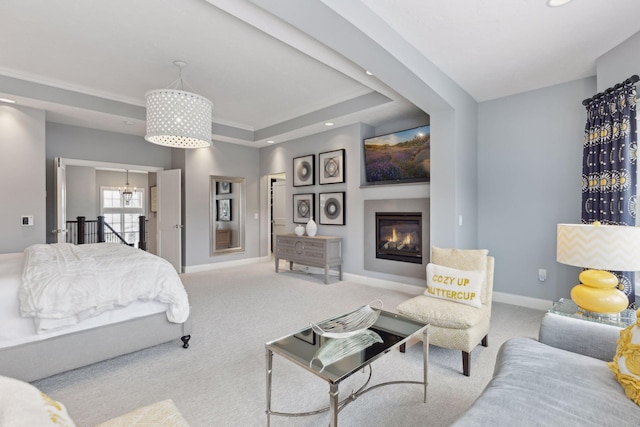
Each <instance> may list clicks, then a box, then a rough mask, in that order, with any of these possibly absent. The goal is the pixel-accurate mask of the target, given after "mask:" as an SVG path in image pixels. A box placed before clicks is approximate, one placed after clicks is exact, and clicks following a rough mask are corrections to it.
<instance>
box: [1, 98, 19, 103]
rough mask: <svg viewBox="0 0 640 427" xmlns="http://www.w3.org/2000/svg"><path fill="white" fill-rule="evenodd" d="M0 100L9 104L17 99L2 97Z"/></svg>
mask: <svg viewBox="0 0 640 427" xmlns="http://www.w3.org/2000/svg"><path fill="white" fill-rule="evenodd" d="M0 102H6V103H7V104H15V103H16V101H14V100H13V99H9V98H0Z"/></svg>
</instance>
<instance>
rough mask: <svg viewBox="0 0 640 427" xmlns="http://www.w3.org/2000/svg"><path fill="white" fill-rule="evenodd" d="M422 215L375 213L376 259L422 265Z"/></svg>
mask: <svg viewBox="0 0 640 427" xmlns="http://www.w3.org/2000/svg"><path fill="white" fill-rule="evenodd" d="M421 237H422V213H420V212H413V213H407V212H376V258H381V259H388V260H393V261H402V262H412V263H415V264H422V242H421Z"/></svg>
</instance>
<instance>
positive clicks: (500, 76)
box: [0, 0, 640, 147]
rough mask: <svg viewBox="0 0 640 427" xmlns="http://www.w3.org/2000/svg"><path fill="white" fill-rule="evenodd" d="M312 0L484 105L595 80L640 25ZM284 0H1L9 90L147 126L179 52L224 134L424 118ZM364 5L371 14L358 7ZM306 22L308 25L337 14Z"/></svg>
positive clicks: (533, 3)
mask: <svg viewBox="0 0 640 427" xmlns="http://www.w3.org/2000/svg"><path fill="white" fill-rule="evenodd" d="M290 1H291V2H294V1H298V0H290ZM305 1H306V2H307V3H305V5H318V4H319V5H321V6H322V7H325V8H326V7H328V8H330V9H332V10H333V11H334V12H336V14H334V15H335V16H336V18H335V19H346V20H347V21H349V22H350V23H351V24H352V25H353V26H354V27H357V28H358V29H359V31H361V32H363V33H365V34H367V35H368V36H370V37H371V38H372V39H375V32H376V30H377V29H379V28H376V26H379V25H380V24H381V23H382V25H385V26H388V27H390V28H391V29H393V30H394V31H395V33H396V34H397V35H398V36H399V37H400V39H401V42H402V43H401V44H403V45H404V47H405V48H406V46H409V47H411V48H412V49H414V50H416V51H417V52H419V53H420V54H422V55H424V56H425V57H426V58H428V60H429V61H431V62H432V63H433V64H434V65H435V66H437V67H438V68H439V69H440V70H442V71H443V72H444V73H445V74H446V75H448V76H449V77H450V78H451V79H452V80H453V81H455V82H456V83H457V84H458V85H459V86H460V87H462V88H463V89H464V90H465V91H466V92H467V93H468V94H469V95H470V96H471V97H473V98H474V99H475V100H476V101H478V102H482V101H486V100H490V99H494V98H499V97H502V96H507V95H511V94H515V93H520V92H524V91H528V90H532V89H537V88H541V87H546V86H550V85H554V84H558V83H564V82H567V81H571V80H575V79H579V78H583V77H588V76H593V75H595V72H596V68H595V66H596V59H597V58H598V57H599V56H601V55H602V54H604V53H605V52H607V51H608V50H610V49H611V48H613V47H615V46H617V45H619V44H620V43H621V42H622V41H624V40H626V39H627V38H629V37H630V36H632V35H633V34H635V33H636V32H638V31H639V30H640V19H638V18H640V1H637V0H608V1H607V2H604V1H601V0H575V1H573V2H572V3H569V4H568V5H566V6H563V7H559V8H550V7H548V6H546V4H545V3H546V0H491V1H486V0H456V1H455V2H452V1H446V0H360V1H356V0H351V1H343V0H305ZM283 4H284V5H285V6H286V4H287V3H286V2H283V1H282V0H278V1H270V0H252V1H249V0H208V1H205V0H179V1H178V0H172V1H164V2H161V3H160V2H158V1H157V0H136V1H130V0H110V1H103V0H83V1H77V0H3V1H2V2H0V16H2V17H3V20H2V21H3V24H2V25H1V26H0V96H1V97H10V98H14V99H16V100H17V101H18V103H19V104H20V105H26V106H31V107H35V108H41V109H44V110H45V111H46V112H47V120H48V121H52V122H58V123H66V124H72V125H77V126H84V127H90V128H96V129H103V130H109V131H115V132H121V133H127V134H134V135H144V133H145V122H144V121H145V117H144V105H145V103H144V94H145V93H146V92H147V91H149V90H153V89H160V88H166V87H169V86H170V85H171V84H172V83H174V82H175V81H176V79H177V78H178V68H177V67H175V66H174V65H173V61H175V60H182V61H185V62H187V63H188V66H187V67H186V68H185V69H184V71H183V78H184V80H185V81H186V83H187V84H188V85H189V86H191V88H185V89H188V90H191V91H193V92H196V93H198V94H200V95H203V96H205V97H207V98H209V99H211V100H212V101H213V103H214V112H213V115H214V117H213V135H214V139H216V140H220V141H227V142H233V143H240V144H245V145H252V146H257V147H260V146H264V145H266V143H267V141H275V142H276V143H277V142H282V141H285V140H289V139H292V138H296V137H300V136H304V135H308V134H311V133H316V132H319V131H322V130H325V129H326V127H325V125H324V123H325V122H327V121H331V122H334V123H335V125H336V126H342V125H346V124H350V123H354V122H364V123H367V124H370V125H372V126H374V127H375V126H381V125H384V123H385V122H389V121H392V120H398V119H401V118H408V117H409V118H412V117H424V116H425V113H424V112H422V111H421V110H419V109H418V108H417V107H415V106H414V105H413V104H411V103H410V102H409V101H407V100H406V99H405V98H404V97H403V96H401V95H400V94H398V93H397V92H396V91H395V90H394V89H393V88H391V87H389V86H387V85H386V84H385V83H384V82H382V81H381V80H380V79H379V78H376V77H375V76H370V75H367V74H365V72H364V71H365V70H364V69H363V66H362V65H359V64H356V63H354V62H353V61H351V60H349V59H347V58H345V57H343V56H341V55H340V54H338V53H337V52H335V51H333V50H331V49H330V48H328V47H327V46H325V45H323V44H321V43H320V42H318V41H317V40H316V39H314V38H313V37H311V36H309V34H311V33H313V32H312V31H307V30H306V28H302V26H300V25H298V27H294V26H292V25H291V24H289V23H288V22H285V20H282V19H280V18H281V16H277V15H279V13H278V10H279V8H280V7H282V5H283ZM291 5H293V3H291ZM299 5H300V3H297V6H298V9H300V6H299ZM356 5H357V6H358V7H359V8H360V9H359V11H360V12H362V10H363V9H362V8H366V9H365V10H366V11H367V12H369V13H367V14H364V13H357V14H356V13H354V11H356V10H357V9H355V8H354V7H355V6H356ZM309 10H312V9H311V8H310V9H309ZM280 15H282V14H280ZM307 18H308V19H307V22H308V24H307V26H308V27H309V28H310V29H312V26H313V25H318V24H320V25H324V26H326V27H328V28H331V27H330V26H331V25H333V24H337V23H338V22H337V21H335V22H321V23H318V22H314V17H313V16H309V17H307ZM603 23H604V24H603ZM610 23H615V25H612V24H610ZM349 42H350V40H344V43H349ZM385 48H386V49H387V50H388V51H390V53H391V54H393V53H394V52H393V49H394V46H385Z"/></svg>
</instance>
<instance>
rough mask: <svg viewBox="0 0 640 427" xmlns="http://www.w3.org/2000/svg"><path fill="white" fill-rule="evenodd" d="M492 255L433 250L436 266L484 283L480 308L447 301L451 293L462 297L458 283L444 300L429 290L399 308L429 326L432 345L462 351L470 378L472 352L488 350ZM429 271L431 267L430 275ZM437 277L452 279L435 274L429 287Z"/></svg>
mask: <svg viewBox="0 0 640 427" xmlns="http://www.w3.org/2000/svg"><path fill="white" fill-rule="evenodd" d="M488 253H489V251H487V250H485V249H442V248H437V247H433V248H432V250H431V263H432V264H434V265H436V266H442V267H448V268H449V269H456V270H461V271H460V272H459V274H461V275H462V276H466V275H471V274H476V277H478V278H479V280H478V283H481V284H480V285H479V286H480V292H479V301H476V305H477V307H476V306H473V305H469V304H468V303H462V302H458V301H456V300H453V299H446V296H447V295H452V293H451V292H453V295H462V294H459V293H458V294H456V293H455V292H457V291H459V289H462V287H461V285H460V284H457V283H453V284H448V285H450V286H451V287H452V289H453V290H452V291H451V292H449V293H447V292H444V291H443V292H442V293H441V294H440V295H441V296H440V297H435V296H433V294H434V290H433V288H432V290H431V292H429V287H428V288H427V290H425V293H424V294H423V295H418V296H416V297H414V298H411V299H409V300H407V301H404V302H402V303H401V304H399V305H398V306H397V310H398V312H399V313H400V314H404V315H405V316H409V317H411V318H414V319H416V320H419V321H421V322H425V323H429V325H430V326H429V344H432V345H435V346H438V347H443V348H448V349H452V350H460V351H462V371H463V373H464V375H466V376H470V372H471V368H470V359H471V351H472V350H473V349H474V348H475V347H476V346H477V345H478V344H479V343H481V344H482V345H483V346H484V347H487V345H488V334H489V326H490V319H491V298H492V294H493V270H494V263H495V260H494V258H493V257H491V256H489V255H488ZM429 268H430V267H427V271H429ZM480 273H481V275H480ZM427 274H429V273H427ZM437 277H448V276H447V275H446V274H440V275H437V274H435V273H432V274H431V277H427V283H428V286H429V283H430V281H431V280H433V279H436V278H437ZM464 280H466V279H462V282H463V283H464ZM436 281H437V280H436ZM440 283H442V282H440ZM445 283H446V281H445ZM401 351H404V349H401Z"/></svg>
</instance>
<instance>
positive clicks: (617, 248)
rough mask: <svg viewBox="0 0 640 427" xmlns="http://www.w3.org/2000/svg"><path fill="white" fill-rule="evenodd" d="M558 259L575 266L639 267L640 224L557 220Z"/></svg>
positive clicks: (616, 268) (613, 268)
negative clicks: (585, 222) (565, 221)
mask: <svg viewBox="0 0 640 427" xmlns="http://www.w3.org/2000/svg"><path fill="white" fill-rule="evenodd" d="M556 260H557V261H558V262H559V263H562V264H568V265H573V266H576V267H584V268H593V269H599V270H611V271H638V270H640V227H627V226H622V225H592V224H558V241H557V254H556Z"/></svg>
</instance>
